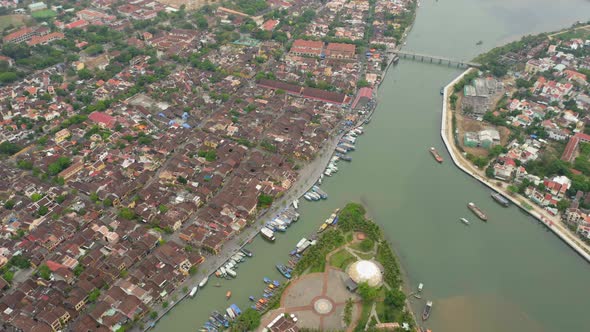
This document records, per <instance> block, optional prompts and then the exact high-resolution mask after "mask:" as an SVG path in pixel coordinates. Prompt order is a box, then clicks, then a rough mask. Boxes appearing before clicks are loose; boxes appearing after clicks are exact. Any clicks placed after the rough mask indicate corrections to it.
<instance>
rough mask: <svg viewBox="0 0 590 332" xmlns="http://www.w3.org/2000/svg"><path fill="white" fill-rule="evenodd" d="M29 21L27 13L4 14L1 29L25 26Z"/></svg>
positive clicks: (0, 20)
mask: <svg viewBox="0 0 590 332" xmlns="http://www.w3.org/2000/svg"><path fill="white" fill-rule="evenodd" d="M25 21H27V16H26V15H3V16H0V30H4V29H6V28H7V27H9V26H11V25H12V26H13V27H15V28H18V27H20V26H23V25H24V24H25Z"/></svg>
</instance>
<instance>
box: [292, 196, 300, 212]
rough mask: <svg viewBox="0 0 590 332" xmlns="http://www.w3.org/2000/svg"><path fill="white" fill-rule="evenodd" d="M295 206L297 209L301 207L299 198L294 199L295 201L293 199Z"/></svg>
mask: <svg viewBox="0 0 590 332" xmlns="http://www.w3.org/2000/svg"><path fill="white" fill-rule="evenodd" d="M293 207H294V208H295V209H296V210H297V209H299V200H298V199H296V200H294V201H293Z"/></svg>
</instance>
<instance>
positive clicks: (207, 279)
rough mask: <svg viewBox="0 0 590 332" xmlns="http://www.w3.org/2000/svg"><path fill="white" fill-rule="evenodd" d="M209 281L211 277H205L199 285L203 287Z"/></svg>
mask: <svg viewBox="0 0 590 332" xmlns="http://www.w3.org/2000/svg"><path fill="white" fill-rule="evenodd" d="M207 281H209V277H205V278H203V280H201V282H200V283H199V287H200V288H203V287H204V286H205V285H206V284H207Z"/></svg>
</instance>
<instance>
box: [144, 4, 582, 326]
mask: <svg viewBox="0 0 590 332" xmlns="http://www.w3.org/2000/svg"><path fill="white" fill-rule="evenodd" d="M588 19H590V2H588V1H585V0H563V1H559V4H557V2H555V1H553V0H439V1H435V0H426V1H422V3H421V7H420V8H419V9H418V14H417V18H416V22H415V25H414V27H413V29H412V31H411V32H410V34H409V36H408V40H407V45H406V46H405V47H404V49H405V50H408V51H416V52H419V53H425V54H433V55H440V56H446V57H451V58H456V59H462V60H469V59H471V58H473V57H474V56H476V55H477V54H479V53H482V52H484V51H486V50H487V49H489V48H491V47H494V46H497V45H501V44H503V43H505V42H507V41H511V40H514V39H517V38H519V37H520V36H522V35H525V34H531V33H538V32H543V31H552V30H557V29H560V28H563V27H566V26H570V25H571V24H572V23H574V22H576V21H578V20H584V21H586V20H588ZM479 40H482V41H483V45H480V46H476V42H477V41H479ZM459 73H460V71H459V70H458V69H456V68H449V67H445V66H441V65H432V64H425V63H420V62H412V61H409V60H407V61H406V60H402V61H400V63H399V65H397V66H396V67H394V68H391V69H390V70H389V72H388V74H387V77H386V79H385V81H384V83H383V85H382V86H381V89H380V93H379V94H380V97H379V106H378V107H377V110H376V113H375V115H374V117H373V121H372V122H371V123H370V124H369V125H367V126H366V133H365V134H364V135H363V136H361V137H360V138H359V139H358V143H357V151H355V152H353V153H351V156H352V157H353V162H352V163H350V164H347V163H344V162H341V163H340V164H339V168H340V171H339V172H338V173H337V174H336V175H335V176H333V177H331V178H328V179H326V181H325V182H324V184H323V185H322V187H323V189H324V190H325V191H326V192H328V194H329V195H330V197H329V199H328V200H327V201H323V202H321V203H308V202H302V204H301V208H300V213H301V214H302V217H301V219H300V221H299V222H297V223H296V224H294V225H293V226H291V227H290V228H289V230H288V232H287V233H285V234H278V235H277V241H276V243H274V244H270V243H268V242H266V241H263V240H262V239H260V238H257V239H256V240H255V241H254V242H253V243H252V244H251V245H249V247H248V248H249V249H251V250H252V251H253V252H254V254H255V257H253V258H251V259H249V260H248V261H247V262H246V263H243V264H241V265H240V267H239V268H238V269H237V272H238V278H237V279H235V280H229V281H228V280H217V279H216V278H212V280H210V281H209V284H208V285H207V286H206V287H205V288H204V289H203V290H200V291H199V293H198V294H197V296H196V298H195V299H187V300H185V301H183V302H182V303H181V304H179V305H178V306H177V307H176V308H174V310H172V312H170V313H169V314H168V315H167V316H166V317H165V318H164V319H162V321H160V323H158V325H157V326H156V328H155V329H156V330H157V331H195V330H196V329H198V328H199V327H200V326H201V325H202V324H203V322H204V321H205V320H206V319H207V317H208V315H209V313H210V312H211V311H212V310H215V309H217V310H223V309H224V308H225V307H227V306H228V305H229V303H236V304H238V305H239V306H240V307H243V308H246V307H247V306H248V305H249V304H248V296H249V295H254V296H260V294H261V292H262V289H263V287H264V285H263V283H262V277H263V276H267V277H271V278H274V279H280V280H283V279H281V277H280V276H279V274H278V273H277V272H276V269H275V268H274V265H275V264H276V263H279V262H286V261H287V259H288V252H289V251H290V250H291V249H292V248H293V247H294V246H295V244H296V243H297V241H299V239H301V237H303V236H307V235H308V234H310V233H312V232H314V231H315V230H316V229H317V227H318V226H319V224H320V223H321V222H323V220H325V219H326V218H327V216H328V215H329V214H330V213H331V211H332V210H333V209H335V208H337V207H342V206H343V205H344V204H345V203H346V202H349V201H360V202H362V203H364V204H365V205H366V206H367V209H368V211H369V214H370V215H371V217H372V218H374V220H376V221H377V222H378V223H379V224H380V225H381V226H382V227H383V229H384V230H385V233H386V236H387V238H388V240H389V241H390V242H391V243H392V245H393V247H394V250H395V251H396V252H397V254H398V256H399V259H400V261H401V265H402V266H403V269H404V272H405V278H406V280H407V283H408V285H409V287H410V288H415V287H416V285H417V284H418V283H420V282H422V283H424V285H425V287H424V298H428V299H431V300H433V301H434V309H433V312H432V315H431V317H430V319H429V320H428V322H427V323H426V324H424V325H425V326H427V327H429V328H432V329H433V330H434V331H436V332H447V331H448V332H474V331H478V332H497V331H521V332H533V331H535V332H549V331H552V332H560V331H566V330H576V331H585V330H588V323H587V319H586V317H585V315H584V314H583V311H584V310H585V309H587V308H590V288H589V287H588V286H587V284H588V281H589V280H590V266H589V265H588V264H587V263H586V262H585V261H584V260H583V259H581V258H580V257H579V256H578V255H577V254H575V253H574V251H573V250H571V249H570V248H569V247H567V246H566V245H565V244H564V243H563V242H562V241H561V240H559V239H558V238H557V237H556V236H555V235H553V234H552V233H551V232H549V231H548V230H547V229H546V228H545V227H544V226H542V225H541V224H539V223H538V222H537V221H536V220H535V219H533V218H531V217H529V216H528V215H525V214H524V213H523V212H521V211H519V210H518V209H517V208H515V207H510V208H502V207H500V206H499V205H498V204H496V203H495V202H493V201H492V200H491V198H490V196H489V190H487V189H486V188H485V187H484V186H482V185H481V184H479V183H478V182H477V181H475V180H473V179H471V178H470V177H468V176H467V175H465V174H464V173H462V172H461V171H459V170H458V169H457V168H456V167H454V166H453V165H452V162H451V161H450V158H449V156H448V155H447V154H446V152H445V153H444V154H443V157H444V158H445V163H443V164H442V165H439V164H437V163H436V162H434V160H433V158H432V156H431V155H430V154H429V153H428V151H427V149H428V147H430V146H435V147H437V148H438V150H439V151H441V152H444V151H445V149H444V147H443V144H442V141H441V139H440V136H439V133H440V112H441V97H440V95H439V89H440V88H441V87H442V86H444V85H446V84H447V83H448V82H449V81H451V80H452V79H453V78H454V77H455V76H456V75H458V74H459ZM468 201H474V202H477V204H478V205H479V206H480V207H481V208H482V209H483V210H484V211H486V213H487V214H488V216H489V218H490V220H489V222H488V223H482V222H479V221H478V220H477V219H476V218H475V217H474V216H473V215H472V214H471V213H470V212H469V210H467V208H466V203H467V202H468ZM460 217H467V218H469V219H470V220H472V225H471V226H469V227H466V226H464V225H462V224H461V223H460V222H459V220H458V219H459V218H460ZM218 281H219V282H220V283H221V287H218V288H217V287H213V286H214V284H215V283H217V282H218ZM228 290H231V291H232V292H233V295H232V300H231V301H226V300H225V293H226V292H227V291H228ZM423 305H424V302H423V301H422V302H420V301H417V300H412V306H413V309H414V310H415V311H416V312H421V310H422V306H423Z"/></svg>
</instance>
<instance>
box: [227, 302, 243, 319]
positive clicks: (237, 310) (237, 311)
mask: <svg viewBox="0 0 590 332" xmlns="http://www.w3.org/2000/svg"><path fill="white" fill-rule="evenodd" d="M229 307H230V308H231V310H233V312H234V313H235V314H236V316H239V315H241V314H242V310H240V307H238V306H237V305H236V304H235V303H232V304H231V305H230V306H229Z"/></svg>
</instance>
